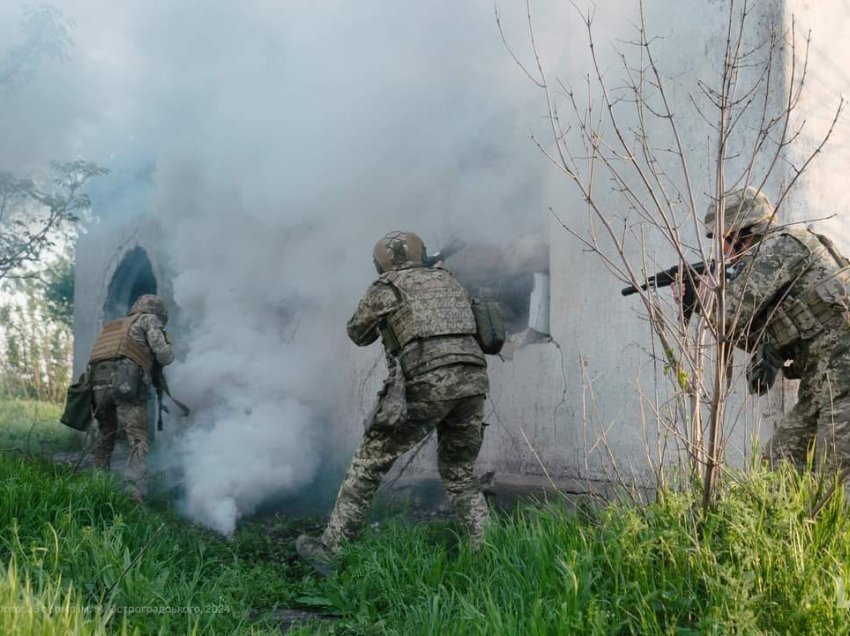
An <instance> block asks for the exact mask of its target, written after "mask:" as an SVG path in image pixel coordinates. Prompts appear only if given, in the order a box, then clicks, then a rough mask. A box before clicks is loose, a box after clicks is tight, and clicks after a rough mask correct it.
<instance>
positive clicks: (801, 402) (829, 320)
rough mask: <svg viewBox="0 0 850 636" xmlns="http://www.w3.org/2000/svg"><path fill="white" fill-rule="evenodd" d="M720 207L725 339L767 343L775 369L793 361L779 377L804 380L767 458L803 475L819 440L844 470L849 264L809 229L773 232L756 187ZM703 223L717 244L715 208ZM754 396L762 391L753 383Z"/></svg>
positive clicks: (847, 452) (849, 434) (849, 395)
mask: <svg viewBox="0 0 850 636" xmlns="http://www.w3.org/2000/svg"><path fill="white" fill-rule="evenodd" d="M724 203H725V206H724V207H725V212H724V215H723V219H724V226H725V227H724V245H725V247H726V253H727V256H728V258H729V260H728V262H729V263H730V264H731V267H729V268H727V283H726V285H727V287H726V295H725V303H726V305H725V312H724V313H725V323H726V329H727V334H728V335H730V336H731V337H732V339H733V342H735V344H736V345H738V346H740V347H742V348H744V349H746V350H747V351H758V350H760V349H761V347H762V346H763V345H765V344H768V345H769V346H770V348H772V350H773V351H774V352H775V353H776V354H778V355H776V356H775V357H774V362H773V364H774V365H777V364H778V365H781V364H782V363H783V362H784V361H786V360H791V361H793V363H792V364H791V366H790V367H782V370H783V372H784V373H785V375H786V377H792V378H798V379H800V380H801V382H800V389H799V393H798V401H797V404H796V405H795V406H794V407H793V409H792V410H791V411H790V412H789V413H788V414H787V415H786V416H785V417H784V418H783V419H782V421H781V422H780V423H779V424H778V425H777V427H776V430H775V431H774V434H773V437H772V439H771V440H770V441H769V442H768V443H767V446H766V447H765V451H764V454H765V457H766V458H767V459H769V460H770V461H771V463H775V462H777V461H778V460H780V459H782V458H787V459H790V460H792V461H793V462H794V463H795V464H796V465H797V466H798V467H803V466H805V464H806V458H807V453H808V451H809V449H810V448H811V447H812V445H813V443H814V441H815V439H816V437H817V436H818V435H819V434H820V435H821V436H823V437H824V438H825V439H826V440H827V443H828V444H829V446H830V448H829V449H828V450H829V451H830V452H831V455H832V456H834V458H835V459H836V460H837V461H838V463H839V464H841V465H843V466H845V467H847V466H850V331H848V326H850V296H848V285H849V284H850V262H848V260H847V259H846V258H845V257H844V256H842V255H841V254H840V253H839V252H838V251H837V250H836V248H835V247H834V245H833V244H832V242H831V241H830V240H829V239H827V238H826V237H824V236H822V235H820V234H816V233H815V232H813V231H811V230H810V229H802V228H796V227H782V226H778V227H774V226H773V225H772V220H773V216H774V210H773V207H772V206H771V204H770V201H769V200H768V199H767V197H766V196H765V195H764V194H762V193H760V192H757V191H756V190H755V189H754V188H747V189H746V190H743V191H738V192H734V193H732V194H730V195H728V196H727V197H726V199H725V201H724ZM705 222H706V226H707V228H708V236H709V237H711V236H712V235H713V233H714V232H715V231H716V229H717V228H716V225H717V224H716V214H715V212H714V210H713V209H710V210H709V212H708V214H707V215H706V219H705ZM757 362H758V363H759V364H769V363H766V362H765V361H763V360H760V361H757ZM752 365H753V362H751V367H752ZM774 374H775V367H774ZM750 388H751V392H755V390H757V389H755V388H754V386H753V384H752V380H751V385H750Z"/></svg>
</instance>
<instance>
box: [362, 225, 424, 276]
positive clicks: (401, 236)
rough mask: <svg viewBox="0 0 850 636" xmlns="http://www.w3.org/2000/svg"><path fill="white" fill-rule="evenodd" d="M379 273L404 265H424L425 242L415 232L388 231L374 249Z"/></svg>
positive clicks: (373, 252) (374, 257) (373, 255)
mask: <svg viewBox="0 0 850 636" xmlns="http://www.w3.org/2000/svg"><path fill="white" fill-rule="evenodd" d="M372 257H373V260H374V261H375V269H377V270H378V273H379V274H382V273H383V272H386V271H389V270H391V269H395V268H397V267H400V266H402V265H408V266H410V265H424V264H425V244H424V243H423V242H422V239H421V238H419V236H418V235H417V234H414V233H413V232H398V231H396V232H388V233H387V234H385V235H384V237H383V238H382V239H381V240H379V241H378V242H377V243H375V249H374V250H372Z"/></svg>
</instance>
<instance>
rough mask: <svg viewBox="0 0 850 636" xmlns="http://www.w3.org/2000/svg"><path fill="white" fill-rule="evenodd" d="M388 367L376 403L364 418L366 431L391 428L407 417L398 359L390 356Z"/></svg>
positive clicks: (402, 380) (403, 386) (402, 374)
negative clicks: (387, 372)
mask: <svg viewBox="0 0 850 636" xmlns="http://www.w3.org/2000/svg"><path fill="white" fill-rule="evenodd" d="M389 367H390V368H389V374H388V375H387V379H386V380H384V386H382V387H381V390H380V391H378V403H377V404H376V405H375V408H373V409H372V412H371V413H370V414H369V417H367V418H366V422H365V428H366V432H367V433H368V432H369V431H371V430H372V429H386V428H393V427H394V426H397V425H398V424H400V423H401V422H403V421H404V420H405V419H407V399H406V397H405V385H404V373H403V372H402V370H401V364H400V363H399V362H398V359H396V358H392V359H391V362H390V365H389Z"/></svg>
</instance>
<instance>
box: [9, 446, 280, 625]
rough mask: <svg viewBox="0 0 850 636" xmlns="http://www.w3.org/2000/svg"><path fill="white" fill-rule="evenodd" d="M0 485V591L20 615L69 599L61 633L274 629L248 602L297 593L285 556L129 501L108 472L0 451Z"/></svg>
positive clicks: (35, 617)
mask: <svg viewBox="0 0 850 636" xmlns="http://www.w3.org/2000/svg"><path fill="white" fill-rule="evenodd" d="M0 483H3V484H5V485H6V488H5V494H4V497H3V498H0V517H2V518H3V519H5V520H6V523H5V524H4V527H3V529H2V530H0V564H6V570H5V577H3V576H2V575H3V574H4V572H3V571H2V570H0V597H4V594H5V595H8V597H9V598H10V602H9V603H8V605H9V606H10V607H11V608H12V609H13V612H14V613H17V614H19V615H20V616H21V618H20V620H22V621H24V620H28V621H30V623H31V624H34V625H40V624H42V623H45V622H46V621H47V619H48V618H49V616H48V614H50V613H51V612H53V611H54V610H55V609H56V608H59V607H61V608H65V607H67V608H68V609H67V611H65V610H64V609H63V610H62V611H63V612H64V614H63V615H65V614H67V620H68V621H77V622H76V623H75V624H76V625H81V626H80V627H79V631H76V630H77V627H74V630H73V631H71V632H70V633H103V630H105V631H107V632H109V633H113V632H114V631H123V630H125V627H126V629H127V630H129V631H130V632H133V631H134V630H135V632H136V633H139V634H171V633H176V634H207V633H221V634H228V633H274V625H273V624H272V623H271V622H270V621H269V620H268V619H263V618H262V616H261V615H260V613H259V612H257V611H255V608H257V609H259V608H262V607H269V605H267V604H268V603H272V602H274V600H275V599H276V598H278V597H282V598H284V599H285V598H287V597H291V596H294V595H295V594H294V593H293V592H291V591H289V590H288V587H287V585H286V584H285V582H286V581H287V579H289V578H290V576H288V572H287V569H286V568H287V566H284V565H282V564H281V563H280V562H278V563H265V562H263V561H262V560H260V559H259V558H257V560H256V561H253V560H250V559H251V558H252V557H253V555H252V553H251V551H250V550H246V554H245V556H243V554H242V553H241V551H240V549H239V543H238V542H234V543H231V542H228V541H227V540H225V539H223V538H222V537H220V536H218V535H215V534H213V533H211V532H208V531H206V530H203V529H200V528H196V527H193V526H189V525H188V524H186V523H185V522H183V521H181V520H180V519H178V518H177V517H176V516H175V515H174V514H173V513H171V512H168V511H162V512H157V511H154V510H151V509H149V508H146V507H139V506H136V505H134V504H133V503H132V502H131V501H130V500H129V499H128V498H127V496H126V495H124V494H123V493H121V492H119V489H118V488H117V487H116V483H115V482H114V481H113V479H112V478H111V477H110V476H108V475H104V474H101V473H95V474H73V472H72V471H71V470H70V469H69V468H67V467H64V466H59V465H54V464H49V463H46V462H38V461H33V460H31V459H27V458H25V457H20V456H17V455H8V454H0ZM290 557H291V553H290ZM25 581H29V589H28V590H26V592H22V591H21V582H25ZM16 582H17V583H16ZM16 585H17V587H15V586H16ZM289 587H291V584H290V585H289ZM11 588H14V591H13V592H9V591H8V590H9V589H11ZM3 619H4V617H2V616H0V624H2V620H3ZM83 619H85V621H88V623H85V622H84V621H83ZM63 620H64V619H63ZM81 621H83V622H81ZM89 629H90V630H91V631H90V632H87V631H86V630H89ZM3 633H27V632H26V631H24V632H20V631H18V630H14V631H4V632H3ZM30 633H42V632H40V631H37V630H35V628H34V629H33V630H31V632H30ZM44 633H49V631H46V632H44ZM58 633H62V632H61V631H60V632H58Z"/></svg>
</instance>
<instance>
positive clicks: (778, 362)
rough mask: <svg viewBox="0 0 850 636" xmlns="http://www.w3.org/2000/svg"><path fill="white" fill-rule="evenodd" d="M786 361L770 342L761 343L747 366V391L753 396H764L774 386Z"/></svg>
mask: <svg viewBox="0 0 850 636" xmlns="http://www.w3.org/2000/svg"><path fill="white" fill-rule="evenodd" d="M784 364H785V359H784V358H783V357H782V356H781V355H780V354H779V352H778V351H776V349H774V348H773V346H771V344H770V343H769V342H760V343H759V344H758V346H757V347H756V350H755V352H754V353H753V355H752V357H751V358H750V362H749V364H748V365H747V389H748V390H749V392H750V394H751V395H764V394H765V393H767V391H768V389H770V388H771V387H772V386H773V383H774V382H775V381H776V376H777V374H778V373H779V369H781V368H783V366H784Z"/></svg>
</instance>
